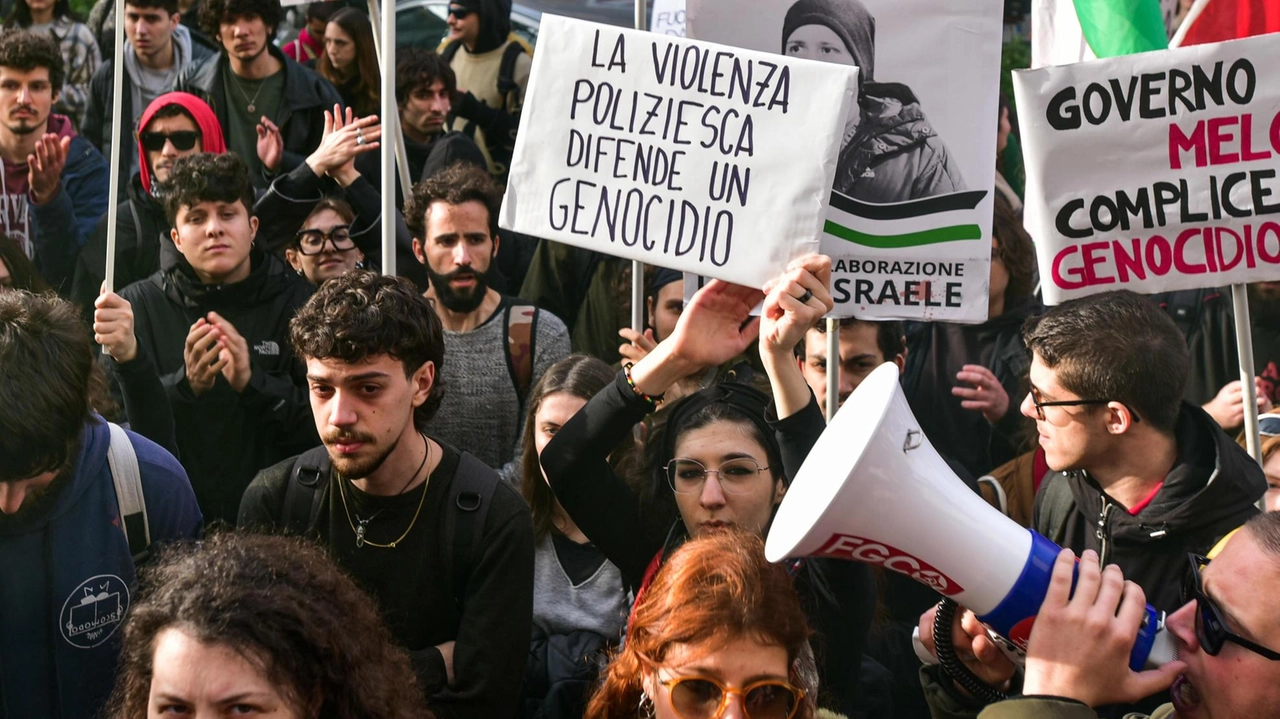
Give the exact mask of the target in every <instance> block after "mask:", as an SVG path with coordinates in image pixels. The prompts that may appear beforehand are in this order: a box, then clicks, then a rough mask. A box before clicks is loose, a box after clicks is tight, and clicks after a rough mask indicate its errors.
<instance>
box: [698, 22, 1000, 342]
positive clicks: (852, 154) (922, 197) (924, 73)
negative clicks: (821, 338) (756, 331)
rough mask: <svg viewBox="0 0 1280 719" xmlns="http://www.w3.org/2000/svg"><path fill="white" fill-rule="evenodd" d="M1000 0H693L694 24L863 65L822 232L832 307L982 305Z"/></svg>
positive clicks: (757, 43)
mask: <svg viewBox="0 0 1280 719" xmlns="http://www.w3.org/2000/svg"><path fill="white" fill-rule="evenodd" d="M1003 7H1004V4H1003V2H1002V0H964V1H963V2H957V1H956V0H688V31H689V36H690V37H695V38H698V39H700V40H711V41H713V42H722V43H725V44H730V45H737V46H739V47H746V48H751V49H754V50H762V51H767V52H774V53H783V54H785V55H787V56H796V57H811V58H814V59H822V60H826V61H829V62H832V63H853V64H855V65H857V66H858V68H859V79H858V82H859V88H860V100H859V102H858V103H857V104H856V105H855V106H854V108H855V110H856V111H855V112H853V113H851V114H850V115H849V116H847V119H848V125H847V129H846V131H845V139H844V142H843V143H842V148H841V152H840V160H839V166H838V168H837V171H836V178H835V182H834V185H833V187H832V192H831V206H830V208H829V210H828V214H827V218H826V222H825V223H824V229H825V233H824V237H823V240H822V252H823V253H825V254H828V255H830V256H831V258H832V260H833V273H832V296H833V297H834V299H835V300H836V309H835V311H834V312H833V313H832V314H833V315H835V316H839V317H851V316H852V317H860V318H863V319H917V320H920V319H923V320H948V321H957V322H981V321H983V320H984V319H986V316H987V307H988V286H989V283H990V258H991V217H992V208H993V202H994V198H993V187H994V184H995V161H996V159H995V158H996V126H997V106H998V97H999V70H1000V47H1001V33H1002V25H1001V21H1002V13H1003ZM820 107H822V111H824V112H826V111H828V110H827V107H830V110H829V111H830V112H835V108H834V106H833V105H832V106H820ZM843 122H844V118H843V117H842V123H843Z"/></svg>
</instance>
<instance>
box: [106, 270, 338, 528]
mask: <svg viewBox="0 0 1280 719" xmlns="http://www.w3.org/2000/svg"><path fill="white" fill-rule="evenodd" d="M252 258H253V259H252V261H253V269H252V271H251V273H250V275H249V277H248V279H246V280H244V281H243V282H238V283H235V284H231V285H203V284H200V282H199V281H198V280H197V279H196V278H195V275H194V273H193V272H192V270H191V269H190V266H189V265H186V264H185V263H182V264H180V265H179V266H178V267H175V268H173V269H171V270H168V271H161V272H157V273H156V274H154V275H152V276H151V277H150V278H148V279H147V280H145V281H143V282H138V283H135V284H133V285H131V286H129V287H127V288H125V289H124V291H123V292H121V296H123V297H124V298H125V299H126V300H128V301H129V302H130V303H131V304H132V305H133V314H134V332H135V334H136V335H137V337H138V345H139V350H140V357H141V358H144V359H146V360H147V361H150V362H152V365H153V367H154V369H155V371H156V372H157V373H158V374H159V376H160V380H161V382H162V384H163V385H164V388H165V391H166V394H167V395H168V399H169V405H170V407H171V408H172V410H173V420H174V424H175V428H176V432H177V442H178V449H179V450H180V451H181V452H182V464H183V466H184V467H186V469H187V474H188V475H189V476H190V477H191V485H192V487H193V488H194V489H195V492H196V498H197V499H198V500H199V502H200V507H201V509H202V510H203V512H204V515H205V519H206V520H209V521H213V520H215V519H225V520H227V521H235V517H236V512H237V510H238V509H239V507H240V497H241V495H242V494H243V493H244V489H245V487H247V486H248V485H249V482H250V480H252V479H253V476H254V474H256V473H257V472H258V470H260V469H262V468H263V467H267V466H270V465H271V464H273V463H275V462H278V461H280V460H281V459H283V458H285V457H288V456H290V455H292V454H297V453H298V452H299V451H300V450H303V449H306V448H309V447H312V446H314V445H315V444H317V441H318V438H317V436H316V431H315V424H314V423H313V421H312V419H311V405H310V402H309V400H308V397H307V391H306V381H305V376H304V371H303V367H302V364H301V363H300V362H299V361H298V360H297V359H296V358H295V357H294V356H293V353H292V351H291V350H290V347H289V332H288V328H289V320H290V319H292V318H293V315H294V313H295V312H297V310H298V308H300V307H301V306H302V305H303V304H304V303H306V301H307V299H308V298H309V297H310V296H311V293H312V291H313V289H314V288H312V286H311V285H310V284H309V283H307V282H306V281H305V280H303V279H302V278H300V277H298V276H297V275H295V274H294V273H293V272H292V271H291V270H290V269H289V268H288V267H287V266H286V265H285V264H284V263H283V262H281V261H280V260H279V259H277V258H275V257H273V256H271V255H268V254H266V253H264V252H262V251H260V250H258V249H254V250H253V255H252ZM209 312H217V313H218V314H220V315H222V316H223V317H224V318H226V320H227V321H229V322H230V323H231V324H233V325H234V326H235V328H236V330H237V331H238V332H240V334H241V335H243V336H244V338H245V340H246V341H247V342H248V344H249V351H250V354H251V362H252V366H253V375H252V377H251V378H250V380H249V384H248V386H247V387H245V390H244V391H243V392H242V393H236V391H235V390H234V389H232V388H231V385H230V384H228V383H227V381H226V380H225V379H224V378H222V377H219V378H218V380H217V382H216V383H215V385H214V386H213V388H212V389H210V390H209V391H207V392H205V393H204V394H202V395H200V396H199V397H197V396H195V395H194V394H193V393H192V391H191V386H190V385H189V384H188V383H187V376H186V365H185V363H184V361H183V347H184V345H185V343H186V338H187V334H188V332H189V331H190V328H191V325H193V324H195V322H196V321H197V320H199V319H200V318H202V317H205V316H206V315H207V314H208V313H209ZM134 361H135V362H137V361H141V360H134ZM108 371H109V372H111V374H112V375H113V379H114V380H115V381H127V378H125V377H124V375H123V374H119V373H116V372H115V371H114V369H113V368H112V367H111V366H110V364H109V363H108ZM130 411H131V412H132V411H135V410H134V408H132V407H131V408H130Z"/></svg>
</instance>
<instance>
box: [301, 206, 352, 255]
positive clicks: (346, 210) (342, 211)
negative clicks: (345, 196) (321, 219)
mask: <svg viewBox="0 0 1280 719" xmlns="http://www.w3.org/2000/svg"><path fill="white" fill-rule="evenodd" d="M326 210H328V211H330V212H334V213H336V214H337V215H338V217H341V218H342V221H343V222H345V223H347V224H348V225H350V224H351V223H352V222H355V221H356V211H355V210H353V209H351V205H348V204H347V202H346V200H340V199H338V198H336V197H322V198H320V201H319V202H317V203H316V204H315V207H312V208H311V212H308V213H307V216H306V217H305V218H303V220H302V224H303V225H305V224H307V221H308V220H310V219H311V218H312V217H315V216H316V215H318V214H320V213H321V212H325V211H326ZM301 243H302V238H301V237H299V236H298V235H296V234H295V235H294V236H293V239H291V240H289V246H290V247H292V248H294V249H297V248H298V247H300V246H301Z"/></svg>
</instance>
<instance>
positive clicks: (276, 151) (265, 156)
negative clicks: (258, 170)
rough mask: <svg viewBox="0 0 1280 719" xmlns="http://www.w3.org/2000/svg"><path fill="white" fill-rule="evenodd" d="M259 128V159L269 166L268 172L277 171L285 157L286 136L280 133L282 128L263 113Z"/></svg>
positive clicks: (266, 166) (264, 165)
mask: <svg viewBox="0 0 1280 719" xmlns="http://www.w3.org/2000/svg"><path fill="white" fill-rule="evenodd" d="M257 130H258V159H259V160H262V166H263V167H265V168H267V172H275V171H276V169H277V168H279V167H280V160H281V159H282V158H283V157H284V138H283V137H282V136H281V135H280V128H278V127H276V124H275V123H274V122H272V121H271V120H269V119H267V116H266V115H263V116H262V120H261V121H259V122H258V126H257Z"/></svg>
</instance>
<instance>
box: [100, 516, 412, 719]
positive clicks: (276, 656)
mask: <svg viewBox="0 0 1280 719" xmlns="http://www.w3.org/2000/svg"><path fill="white" fill-rule="evenodd" d="M141 580H142V592H141V595H140V597H139V599H138V601H137V603H136V604H135V605H134V606H133V607H132V608H131V609H130V611H129V617H128V619H127V621H126V622H125V626H124V632H123V641H122V643H121V650H120V671H119V674H118V676H117V677H116V686H115V691H114V693H113V695H112V698H111V704H110V708H109V710H108V712H107V716H109V717H112V718H113V719H134V717H139V716H145V715H146V713H147V698H148V695H149V693H150V691H151V682H152V678H153V676H154V670H155V667H154V658H155V648H156V638H157V637H159V636H160V634H161V633H163V632H164V631H165V630H168V629H178V630H180V631H181V632H183V633H184V634H186V635H188V636H190V637H192V638H194V639H195V640H197V641H199V642H200V643H202V644H206V645H214V646H223V647H227V648H229V649H231V650H233V651H235V652H236V653H238V654H240V655H241V656H242V657H244V658H246V659H247V660H249V661H250V662H252V663H254V664H255V665H257V668H258V669H259V670H260V671H262V672H263V674H264V675H265V676H266V677H267V678H268V679H269V680H270V681H271V683H272V685H274V686H276V687H278V688H279V689H280V693H281V695H282V698H284V700H285V701H286V702H287V703H288V704H289V705H290V708H291V709H293V710H294V711H295V712H297V713H299V714H303V713H306V712H307V711H311V712H314V713H312V714H309V716H322V717H331V718H332V719H365V718H367V717H382V718H384V719H419V718H421V717H429V716H430V713H429V712H427V710H426V708H425V700H424V699H423V696H422V692H421V689H420V687H419V686H418V682H417V680H416V679H415V677H414V673H413V669H412V668H411V667H410V664H409V657H408V655H407V654H405V652H404V651H403V650H401V649H400V648H399V647H398V646H397V645H396V642H395V641H394V640H393V639H392V637H391V633H390V632H389V631H388V630H387V628H386V625H385V624H384V623H383V621H382V618H381V616H380V614H379V612H378V608H377V603H376V602H375V601H374V600H373V598H372V597H370V596H369V595H367V594H365V593H364V592H363V591H361V590H360V588H359V587H357V586H356V583H355V582H354V581H352V580H351V578H349V577H348V576H347V575H346V574H345V573H343V571H342V570H341V569H339V568H338V566H337V565H336V564H335V563H334V562H333V560H332V559H330V558H329V557H328V555H326V554H325V553H324V551H323V550H321V549H320V548H319V547H317V546H316V545H315V544H313V543H311V542H307V541H304V540H302V539H300V538H296V537H280V536H269V535H255V534H246V533H231V532H222V533H218V534H215V535H213V536H211V537H209V538H207V539H205V540H204V541H202V542H198V543H191V544H175V545H170V546H168V547H165V548H163V549H162V550H161V552H160V554H159V556H158V557H157V559H156V562H154V563H153V564H152V565H150V566H148V567H146V568H144V569H143V571H142V577H141ZM312 702H318V703H319V705H318V706H314V707H313V706H311V705H312Z"/></svg>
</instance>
